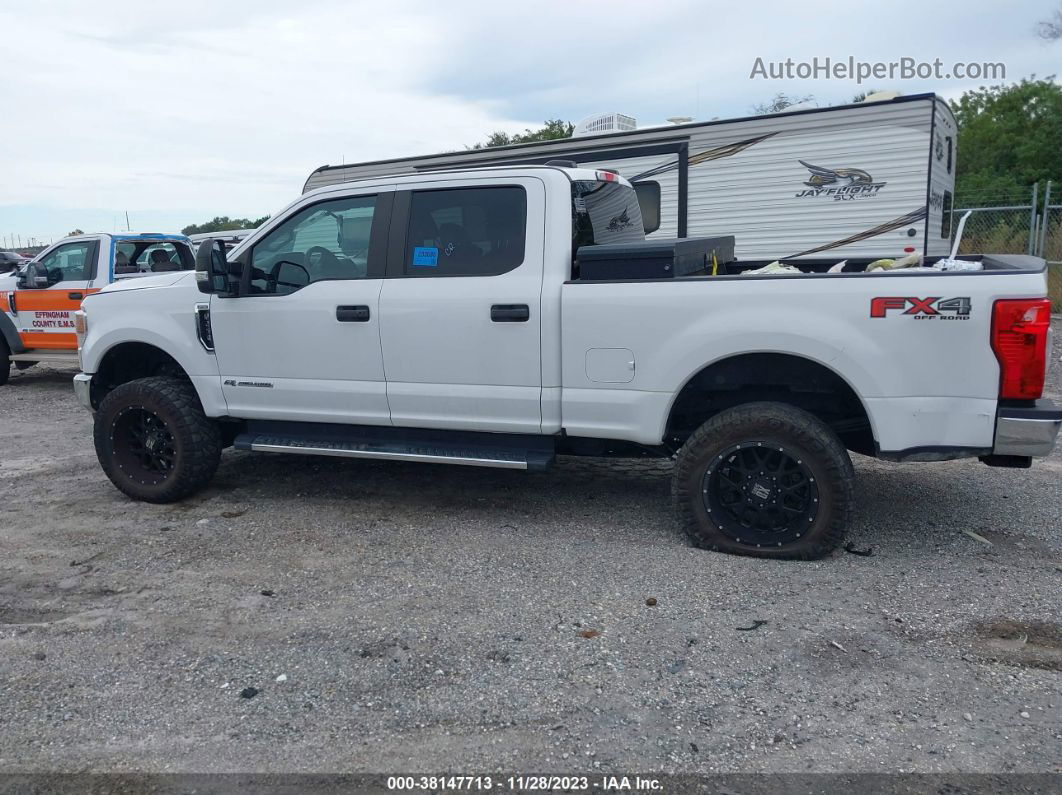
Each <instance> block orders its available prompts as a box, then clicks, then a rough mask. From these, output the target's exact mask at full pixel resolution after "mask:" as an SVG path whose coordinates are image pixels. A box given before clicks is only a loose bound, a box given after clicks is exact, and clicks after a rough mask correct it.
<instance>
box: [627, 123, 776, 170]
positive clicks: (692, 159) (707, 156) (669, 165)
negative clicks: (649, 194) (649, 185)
mask: <svg viewBox="0 0 1062 795" xmlns="http://www.w3.org/2000/svg"><path fill="white" fill-rule="evenodd" d="M775 135H778V133H777V132H772V133H767V134H766V135H760V136H757V137H756V138H746V139H745V140H744V141H735V142H734V143H730V144H725V145H723V146H717V147H715V148H714V149H705V150H704V151H703V152H697V153H696V154H693V155H690V156H689V160H688V161H687V163H688V164H689V165H691V166H696V165H698V164H700V163H706V162H708V161H709V160H719V159H720V158H724V157H730V156H731V155H736V154H737V153H738V152H744V151H745V150H746V149H748V148H749V147H750V146H755V145H756V144H758V143H760V142H761V141H766V140H767V139H768V138H771V137H773V136H775ZM678 166H679V164H678V159H675V160H674V161H673V162H666V163H661V164H660V165H658V166H654V167H653V168H651V169H649V170H648V171H643V172H642V173H641V174H635V175H634V176H633V177H631V178H630V181H631V182H637V181H638V180H640V179H648V178H649V177H655V176H657V175H658V174H666V173H667V172H668V171H674V170H675V169H677V168H678Z"/></svg>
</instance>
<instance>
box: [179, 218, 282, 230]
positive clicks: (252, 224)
mask: <svg viewBox="0 0 1062 795" xmlns="http://www.w3.org/2000/svg"><path fill="white" fill-rule="evenodd" d="M268 220H269V216H268V215H263V216H262V217H261V218H256V219H255V220H253V221H252V220H251V219H249V218H229V217H228V216H227V215H215V216H214V219H213V220H212V221H207V222H206V223H203V224H189V225H188V226H186V227H184V228H183V229H182V230H181V234H183V235H201V234H206V233H207V232H231V231H232V230H234V229H257V228H258V227H260V226H261V225H262V224H264V223H265V222H266V221H268Z"/></svg>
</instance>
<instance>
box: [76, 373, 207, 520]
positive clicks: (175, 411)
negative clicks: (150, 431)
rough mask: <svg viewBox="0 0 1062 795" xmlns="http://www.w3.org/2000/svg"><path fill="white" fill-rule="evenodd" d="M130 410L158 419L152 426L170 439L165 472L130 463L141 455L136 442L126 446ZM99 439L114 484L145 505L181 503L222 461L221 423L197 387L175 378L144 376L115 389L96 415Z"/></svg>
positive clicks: (103, 462) (98, 453)
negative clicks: (206, 408)
mask: <svg viewBox="0 0 1062 795" xmlns="http://www.w3.org/2000/svg"><path fill="white" fill-rule="evenodd" d="M130 412H137V413H138V415H139V416H143V417H154V418H156V420H157V421H156V420H152V422H154V423H155V426H156V427H161V428H162V431H160V433H163V434H165V435H166V438H167V439H168V448H167V449H168V450H169V451H170V454H171V456H170V457H171V458H172V463H171V465H170V466H168V467H167V468H165V470H164V471H163V472H161V473H152V472H149V471H148V470H146V469H145V468H144V467H143V466H141V465H140V464H139V463H137V462H135V461H131V460H130V459H131V458H135V456H136V454H135V453H133V452H132V449H133V448H132V445H131V444H123V439H124V438H126V437H127V436H128V435H129V433H128V432H127V431H126V430H125V423H129V422H131V421H132V420H130V419H129V418H128V415H129V414H130ZM123 418H125V419H123ZM93 439H94V441H95V445H96V456H97V457H98V458H99V461H100V466H102V467H103V471H104V472H105V473H106V474H107V477H108V478H110V480H111V483H113V484H114V485H115V486H116V487H117V488H118V490H119V491H121V492H123V493H125V494H127V495H128V496H130V497H132V498H133V499H134V500H142V501H144V502H156V503H165V502H176V501H177V500H180V499H183V498H184V497H187V496H189V495H190V494H194V493H195V492H197V491H199V490H200V489H202V488H203V487H205V486H206V485H207V484H208V483H209V482H210V479H211V478H212V477H214V472H215V471H217V468H218V463H219V461H220V460H221V431H220V429H219V428H218V424H217V423H216V422H215V421H214V420H212V419H210V418H209V417H207V416H206V414H205V413H204V412H203V406H202V404H200V402H199V396H198V395H196V392H195V388H194V387H193V386H192V385H191V384H190V383H189V382H188V381H185V380H183V379H179V378H174V377H171V376H152V377H150V378H140V379H137V380H135V381H129V382H128V383H125V384H122V385H121V386H118V387H116V388H115V389H114V390H112V391H111V392H110V393H109V394H108V395H107V396H106V397H105V398H104V399H103V401H102V402H101V403H100V407H99V410H98V411H97V412H96V418H95V427H94V429H93ZM116 439H117V441H116ZM123 462H124V463H123ZM152 477H154V478H155V480H154V482H152ZM145 481H146V482H145Z"/></svg>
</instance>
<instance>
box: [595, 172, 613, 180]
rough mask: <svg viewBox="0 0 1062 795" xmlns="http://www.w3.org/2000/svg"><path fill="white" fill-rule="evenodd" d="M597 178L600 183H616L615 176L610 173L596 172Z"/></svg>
mask: <svg viewBox="0 0 1062 795" xmlns="http://www.w3.org/2000/svg"><path fill="white" fill-rule="evenodd" d="M597 178H598V180H599V181H601V182H615V181H616V175H615V174H613V173H612V172H611V171H598V172H597Z"/></svg>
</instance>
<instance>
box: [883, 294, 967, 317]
mask: <svg viewBox="0 0 1062 795" xmlns="http://www.w3.org/2000/svg"><path fill="white" fill-rule="evenodd" d="M889 312H896V313H899V314H901V315H911V316H912V317H914V318H915V320H934V319H938V318H939V319H940V320H969V319H970V299H969V297H964V298H914V297H911V296H879V297H877V298H871V299H870V316H871V317H888V314H889Z"/></svg>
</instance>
